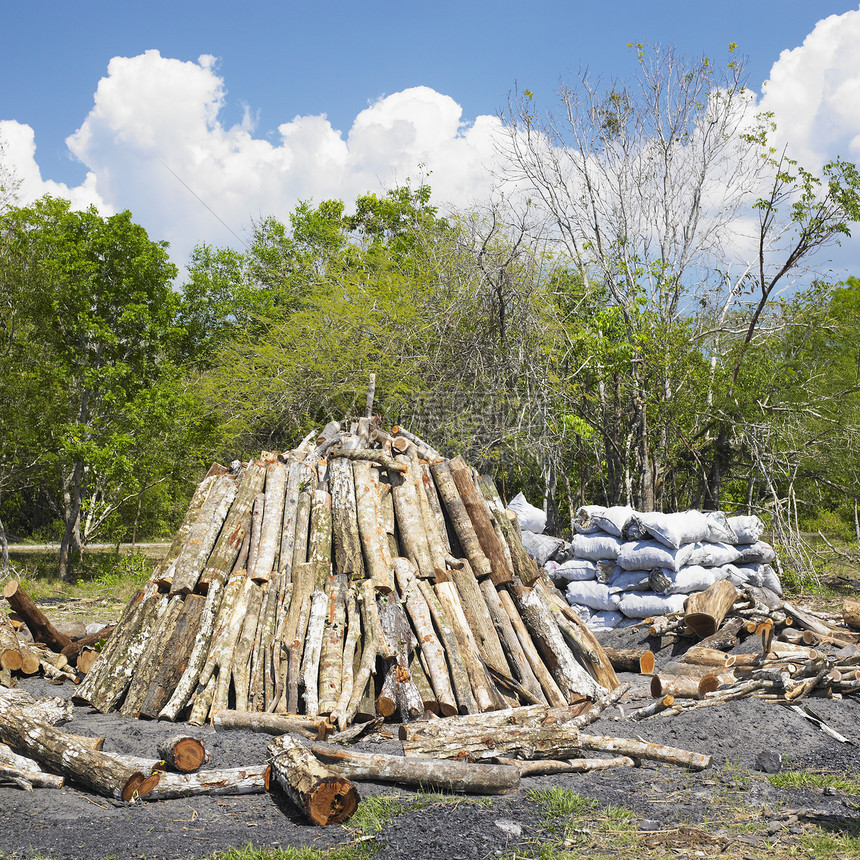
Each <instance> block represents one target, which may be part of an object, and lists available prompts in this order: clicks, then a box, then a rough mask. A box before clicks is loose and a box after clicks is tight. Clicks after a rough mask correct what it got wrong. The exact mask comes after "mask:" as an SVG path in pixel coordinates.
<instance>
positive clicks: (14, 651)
mask: <svg viewBox="0 0 860 860" xmlns="http://www.w3.org/2000/svg"><path fill="white" fill-rule="evenodd" d="M22 664H23V661H22V659H21V645H20V643H19V642H18V634H17V633H16V632H15V628H14V627H13V626H12V622H11V621H10V620H9V616H8V615H6V613H5V612H0V669H8V670H9V671H10V672H18V671H20V669H21V666H22Z"/></svg>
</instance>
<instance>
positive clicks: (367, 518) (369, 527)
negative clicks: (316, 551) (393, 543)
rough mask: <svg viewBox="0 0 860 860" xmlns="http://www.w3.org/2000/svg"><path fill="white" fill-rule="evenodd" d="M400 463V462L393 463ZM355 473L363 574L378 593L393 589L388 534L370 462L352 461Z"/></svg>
mask: <svg viewBox="0 0 860 860" xmlns="http://www.w3.org/2000/svg"><path fill="white" fill-rule="evenodd" d="M392 462H396V461H392ZM397 465H400V464H397ZM353 474H354V476H355V496H356V517H357V520H358V530H359V535H360V537H361V543H362V547H363V549H364V559H365V561H366V563H367V573H368V576H369V577H370V579H372V580H373V582H374V584H375V585H376V590H377V591H379V592H380V593H381V594H389V593H391V591H393V590H394V577H393V575H392V559H391V553H390V551H389V546H388V535H387V534H386V531H385V523H384V520H383V516H382V502H381V499H380V495H379V488H378V484H379V477H378V473H376V472H375V470H374V469H373V467H372V466H371V465H370V463H367V462H355V463H353Z"/></svg>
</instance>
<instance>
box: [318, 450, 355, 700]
mask: <svg viewBox="0 0 860 860" xmlns="http://www.w3.org/2000/svg"><path fill="white" fill-rule="evenodd" d="M344 462H345V463H346V461H344ZM347 465H349V463H347ZM351 476H352V470H351V469H350V477H351ZM359 552H360V549H359ZM348 586H349V578H348V577H347V575H346V574H345V573H338V574H335V575H334V576H332V577H331V578H330V582H329V588H328V594H327V607H326V617H325V627H324V629H323V644H322V653H321V656H320V675H319V691H320V693H319V698H320V700H319V711H318V713H320V714H323V715H328V714H330V713H331V712H332V711H333V710H334V709H335V708H336V707H337V703H338V701H339V700H340V692H341V688H342V684H343V645H344V637H345V629H346V594H347V589H348Z"/></svg>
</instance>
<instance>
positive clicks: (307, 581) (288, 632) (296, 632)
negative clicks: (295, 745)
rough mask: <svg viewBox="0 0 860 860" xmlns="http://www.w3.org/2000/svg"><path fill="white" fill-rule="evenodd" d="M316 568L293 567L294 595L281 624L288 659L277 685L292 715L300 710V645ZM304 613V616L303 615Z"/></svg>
mask: <svg viewBox="0 0 860 860" xmlns="http://www.w3.org/2000/svg"><path fill="white" fill-rule="evenodd" d="M315 579H316V566H315V565H314V564H311V563H310V562H302V563H300V564H295V565H294V566H293V593H292V597H291V598H290V608H289V610H288V611H287V615H286V619H285V620H284V626H283V632H282V633H281V643H282V646H283V647H284V648H286V649H287V652H288V654H289V659H288V662H287V665H286V671H284V665H283V664H281V671H282V673H283V674H282V675H281V678H280V683H281V685H282V686H283V688H284V690H285V691H286V710H287V711H289V712H291V713H295V712H296V711H298V707H299V687H298V684H299V679H298V675H299V661H300V659H301V655H302V644H303V642H304V638H305V629H306V627H307V613H308V610H309V609H310V597H311V593H312V592H313V590H314V581H315ZM302 613H304V615H303V614H302Z"/></svg>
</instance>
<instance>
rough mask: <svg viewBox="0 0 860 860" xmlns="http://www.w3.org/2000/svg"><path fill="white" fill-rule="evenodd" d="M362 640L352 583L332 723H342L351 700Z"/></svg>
mask: <svg viewBox="0 0 860 860" xmlns="http://www.w3.org/2000/svg"><path fill="white" fill-rule="evenodd" d="M360 642H361V614H360V611H359V608H358V594H357V592H356V590H355V586H353V585H351V586H350V587H349V589H348V591H347V594H346V636H345V637H344V645H343V658H342V663H343V670H342V674H341V689H340V697H339V698H338V700H337V705H335V708H334V710H333V711H332V712H331V714H330V716H329V719H330V721H331V723H333V724H334V725H337V724H338V723H340V722H341V721H342V720H343V718H344V715H345V714H346V709H347V707H348V706H349V700H350V698H351V697H352V687H353V683H354V681H355V672H356V669H357V668H358V653H357V652H358V647H359V643H360Z"/></svg>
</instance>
